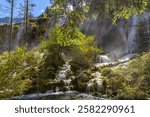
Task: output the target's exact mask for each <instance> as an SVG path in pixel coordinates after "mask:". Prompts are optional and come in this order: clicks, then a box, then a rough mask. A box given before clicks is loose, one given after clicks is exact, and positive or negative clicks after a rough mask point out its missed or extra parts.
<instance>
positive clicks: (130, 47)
mask: <svg viewBox="0 0 150 117" xmlns="http://www.w3.org/2000/svg"><path fill="white" fill-rule="evenodd" d="M138 19H139V17H138V16H133V17H132V22H131V25H132V27H131V29H130V30H129V34H128V40H127V51H128V53H132V52H133V51H134V50H136V49H137V33H138V32H137V24H138Z"/></svg>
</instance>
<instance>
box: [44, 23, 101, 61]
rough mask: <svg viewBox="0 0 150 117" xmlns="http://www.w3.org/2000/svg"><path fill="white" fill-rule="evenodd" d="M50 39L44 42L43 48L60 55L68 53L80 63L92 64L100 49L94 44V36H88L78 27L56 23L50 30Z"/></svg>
mask: <svg viewBox="0 0 150 117" xmlns="http://www.w3.org/2000/svg"><path fill="white" fill-rule="evenodd" d="M49 37H50V39H49V40H48V41H44V42H43V44H42V47H43V50H45V49H47V50H49V53H55V52H56V53H55V54H54V55H55V56H56V55H60V56H61V54H62V53H67V54H68V55H69V56H70V57H71V58H72V60H73V61H76V62H77V63H79V64H90V63H92V61H93V60H94V56H95V55H96V54H97V53H98V52H100V50H99V49H98V48H97V47H96V46H95V45H94V44H93V43H94V38H93V37H86V36H85V35H84V34H82V33H81V32H80V31H79V29H78V28H74V29H72V28H71V27H69V26H67V27H66V26H65V27H63V26H62V27H61V26H58V25H56V26H55V28H53V29H51V30H50V32H49Z"/></svg>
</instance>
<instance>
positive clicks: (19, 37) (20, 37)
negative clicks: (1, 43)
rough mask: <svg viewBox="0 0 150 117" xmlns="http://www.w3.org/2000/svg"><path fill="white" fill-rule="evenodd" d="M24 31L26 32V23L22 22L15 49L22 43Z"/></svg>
mask: <svg viewBox="0 0 150 117" xmlns="http://www.w3.org/2000/svg"><path fill="white" fill-rule="evenodd" d="M23 33H24V23H23V22H22V23H21V24H20V29H19V30H18V31H17V35H16V39H15V43H14V49H15V48H16V47H17V46H19V45H20V43H21V39H22V36H23Z"/></svg>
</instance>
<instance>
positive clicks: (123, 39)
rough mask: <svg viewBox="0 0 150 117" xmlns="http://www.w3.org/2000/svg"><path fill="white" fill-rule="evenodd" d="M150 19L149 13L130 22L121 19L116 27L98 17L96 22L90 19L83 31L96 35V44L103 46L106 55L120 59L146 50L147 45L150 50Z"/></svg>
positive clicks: (131, 19)
mask: <svg viewBox="0 0 150 117" xmlns="http://www.w3.org/2000/svg"><path fill="white" fill-rule="evenodd" d="M149 19H150V13H149V12H144V13H143V14H141V15H139V16H133V17H131V18H130V19H129V20H124V19H121V20H119V21H117V24H116V25H112V24H111V21H110V20H109V19H103V18H100V17H98V19H97V20H94V19H92V18H89V19H88V20H87V21H86V22H85V23H84V24H83V26H82V27H81V30H82V32H84V33H86V34H87V35H94V36H95V37H96V39H95V42H96V44H97V45H99V46H102V47H103V48H104V51H105V53H110V54H111V55H112V56H114V58H119V57H120V56H122V55H124V54H131V53H136V52H139V51H141V50H145V47H146V46H145V44H146V45H147V47H146V48H147V49H148V45H149V44H148V43H146V42H147V41H148V40H150V36H149V35H150V31H149V30H150V28H149V27H150V23H149V22H150V20H149ZM147 24H149V25H147ZM143 39H145V41H143ZM143 45H144V46H143Z"/></svg>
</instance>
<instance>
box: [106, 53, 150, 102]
mask: <svg viewBox="0 0 150 117" xmlns="http://www.w3.org/2000/svg"><path fill="white" fill-rule="evenodd" d="M149 63H150V53H144V54H143V55H142V56H138V57H137V58H136V59H134V60H132V62H131V63H130V64H129V66H128V67H127V68H119V69H117V70H115V71H113V72H111V73H110V74H109V75H107V79H106V80H105V82H106V84H107V85H106V93H107V95H108V97H111V98H114V99H148V98H149V97H150V64H149Z"/></svg>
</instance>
